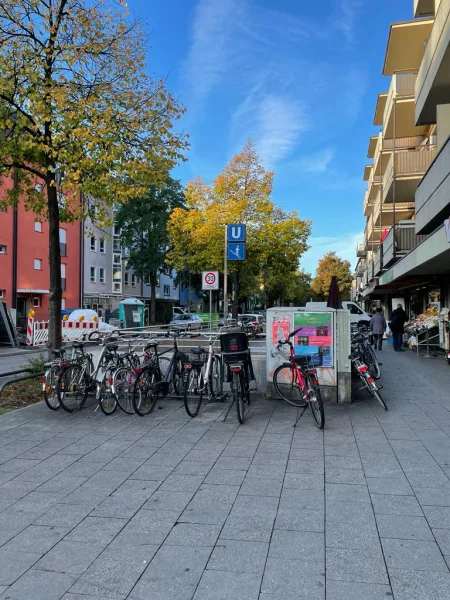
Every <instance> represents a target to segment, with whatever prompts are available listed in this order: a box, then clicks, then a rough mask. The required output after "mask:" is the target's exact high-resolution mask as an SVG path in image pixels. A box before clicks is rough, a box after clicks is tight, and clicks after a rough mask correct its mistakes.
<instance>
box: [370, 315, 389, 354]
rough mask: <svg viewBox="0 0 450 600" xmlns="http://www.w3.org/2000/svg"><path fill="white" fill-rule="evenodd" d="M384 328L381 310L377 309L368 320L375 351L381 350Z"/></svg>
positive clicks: (384, 322)
mask: <svg viewBox="0 0 450 600" xmlns="http://www.w3.org/2000/svg"><path fill="white" fill-rule="evenodd" d="M386 327H387V325H386V319H385V318H384V316H383V312H382V310H381V308H377V309H376V311H375V313H374V315H373V316H372V319H371V320H370V331H371V332H372V339H373V345H374V347H375V350H383V336H384V332H385V331H386Z"/></svg>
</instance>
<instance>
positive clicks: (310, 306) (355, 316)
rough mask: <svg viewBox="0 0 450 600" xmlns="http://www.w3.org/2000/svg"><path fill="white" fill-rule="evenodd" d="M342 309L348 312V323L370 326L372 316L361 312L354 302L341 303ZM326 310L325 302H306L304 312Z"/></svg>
mask: <svg viewBox="0 0 450 600" xmlns="http://www.w3.org/2000/svg"><path fill="white" fill-rule="evenodd" d="M342 308H345V309H347V310H348V311H349V312H350V323H356V324H357V325H365V326H366V327H368V326H369V325H370V320H371V318H372V315H370V314H369V313H366V312H364V311H363V309H362V308H361V307H360V306H358V305H357V304H356V302H342ZM326 309H327V303H326V302H307V303H306V306H305V311H307V312H308V311H310V312H314V311H323V310H326Z"/></svg>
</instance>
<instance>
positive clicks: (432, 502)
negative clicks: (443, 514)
mask: <svg viewBox="0 0 450 600" xmlns="http://www.w3.org/2000/svg"><path fill="white" fill-rule="evenodd" d="M414 492H415V494H416V497H417V500H418V501H419V503H420V505H421V506H450V485H449V486H448V487H440V488H414Z"/></svg>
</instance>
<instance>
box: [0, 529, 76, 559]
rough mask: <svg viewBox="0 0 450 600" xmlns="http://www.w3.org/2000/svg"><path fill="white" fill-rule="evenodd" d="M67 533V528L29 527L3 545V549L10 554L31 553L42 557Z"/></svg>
mask: <svg viewBox="0 0 450 600" xmlns="http://www.w3.org/2000/svg"><path fill="white" fill-rule="evenodd" d="M69 531H70V529H69V528H67V527H53V526H50V527H48V526H45V525H39V526H37V525H30V526H29V527H27V528H26V529H24V530H23V531H22V532H21V533H19V534H17V535H16V536H15V537H14V538H13V539H12V540H10V541H9V542H8V543H7V544H5V546H3V548H4V549H5V550H8V551H11V552H33V553H37V554H40V555H41V556H42V554H45V553H46V552H48V551H49V550H50V548H53V546H55V544H57V543H58V542H59V540H61V539H62V538H63V537H64V536H65V535H66V534H67V533H68V532H69Z"/></svg>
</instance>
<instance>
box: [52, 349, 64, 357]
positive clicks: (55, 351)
mask: <svg viewBox="0 0 450 600" xmlns="http://www.w3.org/2000/svg"><path fill="white" fill-rule="evenodd" d="M63 352H64V350H62V349H61V350H52V354H53V356H61V354H62V353H63Z"/></svg>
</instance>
